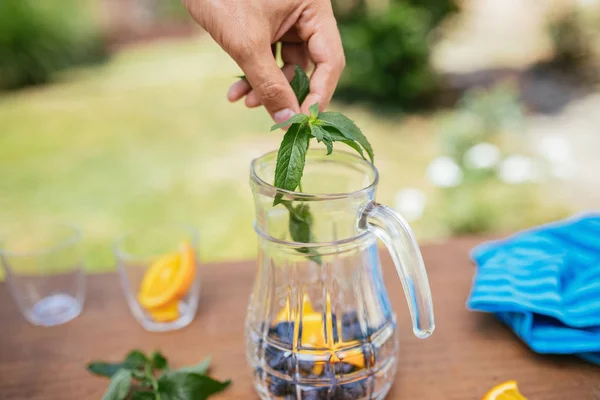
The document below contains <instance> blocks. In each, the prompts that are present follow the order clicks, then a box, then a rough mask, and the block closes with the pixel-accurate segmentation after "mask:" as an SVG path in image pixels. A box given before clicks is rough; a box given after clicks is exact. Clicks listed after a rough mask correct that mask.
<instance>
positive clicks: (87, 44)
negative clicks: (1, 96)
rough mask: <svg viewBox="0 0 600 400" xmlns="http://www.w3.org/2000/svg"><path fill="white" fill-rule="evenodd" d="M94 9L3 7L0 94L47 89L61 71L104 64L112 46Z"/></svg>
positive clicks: (54, 0) (12, 3)
mask: <svg viewBox="0 0 600 400" xmlns="http://www.w3.org/2000/svg"><path fill="white" fill-rule="evenodd" d="M90 5H91V4H90V3H86V2H82V1H78V0H45V1H43V2H39V1H34V0H6V1H2V2H0V91H1V90H7V89H16V88H20V87H23V86H29V85H37V84H41V83H46V82H49V81H50V80H51V79H52V78H53V77H54V75H55V74H56V73H57V72H59V71H62V70H65V69H67V68H70V67H74V66H79V65H84V64H90V63H94V62H98V61H101V60H104V59H105V57H106V56H107V49H106V43H105V42H104V40H103V37H102V32H101V30H100V26H99V24H98V22H97V21H96V20H95V19H94V18H93V14H92V12H91V11H92V10H91V8H90Z"/></svg>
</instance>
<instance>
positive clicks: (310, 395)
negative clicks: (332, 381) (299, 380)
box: [302, 388, 329, 400]
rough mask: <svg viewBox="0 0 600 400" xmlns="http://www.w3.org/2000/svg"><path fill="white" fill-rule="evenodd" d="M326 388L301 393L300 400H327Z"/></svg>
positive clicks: (327, 390)
mask: <svg viewBox="0 0 600 400" xmlns="http://www.w3.org/2000/svg"><path fill="white" fill-rule="evenodd" d="M328 392H329V389H328V388H322V389H314V390H306V391H303V392H302V400H327V393H328Z"/></svg>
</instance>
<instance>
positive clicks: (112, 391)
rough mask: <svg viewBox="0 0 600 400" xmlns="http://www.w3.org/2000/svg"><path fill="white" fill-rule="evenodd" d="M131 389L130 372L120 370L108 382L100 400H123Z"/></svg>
mask: <svg viewBox="0 0 600 400" xmlns="http://www.w3.org/2000/svg"><path fill="white" fill-rule="evenodd" d="M130 388H131V371H129V370H126V369H120V370H119V371H117V373H116V374H114V376H113V377H112V379H111V380H110V384H109V385H108V388H107V389H106V392H104V396H102V400H125V399H126V398H127V396H128V395H129V389H130Z"/></svg>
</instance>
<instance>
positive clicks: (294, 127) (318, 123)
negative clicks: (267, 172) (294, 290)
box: [241, 66, 375, 264]
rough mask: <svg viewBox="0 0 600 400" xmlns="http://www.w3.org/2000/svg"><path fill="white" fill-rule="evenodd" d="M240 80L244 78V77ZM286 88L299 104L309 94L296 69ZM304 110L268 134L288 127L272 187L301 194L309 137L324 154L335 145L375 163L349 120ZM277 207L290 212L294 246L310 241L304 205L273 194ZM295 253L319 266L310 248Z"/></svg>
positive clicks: (308, 214)
mask: <svg viewBox="0 0 600 400" xmlns="http://www.w3.org/2000/svg"><path fill="white" fill-rule="evenodd" d="M241 78H242V79H245V77H244V76H242V77H241ZM290 85H291V87H292V89H293V91H294V93H295V95H296V98H297V99H298V103H299V104H300V105H302V103H303V102H304V100H305V99H306V97H307V96H308V94H309V92H310V80H309V78H308V76H307V75H306V73H305V72H304V71H303V70H302V68H300V67H299V66H296V67H295V70H294V79H292V81H291V82H290ZM308 111H309V114H310V115H305V114H296V115H294V116H292V117H291V118H290V119H288V120H287V121H285V122H283V123H281V124H277V125H273V126H272V127H271V131H274V130H276V129H279V128H284V127H287V126H289V128H288V131H287V132H286V133H285V135H284V136H283V140H282V141H281V145H280V146H279V151H278V153H277V163H276V166H275V181H274V185H275V187H277V188H280V189H284V190H287V191H290V192H293V191H296V190H297V189H299V191H302V189H301V180H302V175H303V172H304V166H305V164H306V153H307V151H308V147H309V144H310V140H311V139H312V138H315V139H317V142H318V143H323V144H324V145H325V147H326V148H327V155H330V154H331V153H332V152H333V146H334V143H336V142H339V143H343V144H345V145H346V146H349V147H350V148H352V149H353V150H355V151H356V152H357V153H358V154H359V155H360V156H361V157H362V158H363V159H365V160H366V159H367V158H366V157H365V154H364V153H365V152H366V153H367V155H368V157H369V160H370V161H371V163H373V162H374V161H375V156H374V154H373V148H372V147H371V144H370V143H369V141H368V140H367V138H366V137H365V135H363V133H362V132H361V130H360V129H359V128H358V126H356V124H355V123H354V122H353V121H352V120H351V119H350V118H348V117H346V116H345V115H343V114H341V113H338V112H331V111H328V112H319V104H318V103H315V104H312V105H311V106H310V107H309V108H308ZM279 204H281V205H283V206H284V207H286V208H287V209H288V211H289V213H290V219H289V231H290V237H291V238H292V240H293V241H295V242H297V243H311V242H313V241H314V239H315V237H314V233H313V231H312V227H313V221H314V217H313V215H312V213H311V211H310V208H309V206H308V204H306V203H305V202H301V203H300V204H299V205H297V206H294V205H293V204H292V202H291V201H289V200H284V199H283V195H282V194H277V195H276V196H275V199H274V201H273V207H275V206H277V205H279ZM298 251H299V252H301V253H305V254H309V255H310V257H311V259H312V260H313V261H315V262H317V263H319V264H320V263H321V257H320V256H319V254H318V253H317V252H316V250H314V249H313V248H311V247H300V248H298Z"/></svg>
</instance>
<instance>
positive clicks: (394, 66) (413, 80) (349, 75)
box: [334, 0, 456, 110]
mask: <svg viewBox="0 0 600 400" xmlns="http://www.w3.org/2000/svg"><path fill="white" fill-rule="evenodd" d="M334 10H335V11H336V14H337V18H338V21H339V24H340V32H341V34H342V40H343V42H344V50H345V53H346V60H347V63H346V64H347V65H346V70H345V71H344V75H343V76H342V79H341V81H340V84H339V87H338V92H337V97H338V98H339V99H341V100H351V101H355V100H360V101H368V102H372V103H378V104H380V103H383V104H387V105H393V106H396V107H400V108H403V109H407V110H410V109H414V108H418V107H420V106H422V105H423V104H424V101H425V100H427V97H428V95H430V94H431V93H433V91H434V90H435V89H436V87H437V86H438V79H437V77H436V75H435V73H434V72H433V71H432V69H431V67H430V63H429V57H430V32H431V31H432V30H433V29H434V28H435V27H437V26H438V24H439V23H440V22H441V21H442V20H443V19H444V18H445V17H446V16H447V15H448V14H450V13H452V12H454V11H456V6H455V4H454V2H453V1H452V0H423V1H418V0H370V1H368V0H353V1H351V2H348V1H345V0H337V1H335V2H334Z"/></svg>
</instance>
